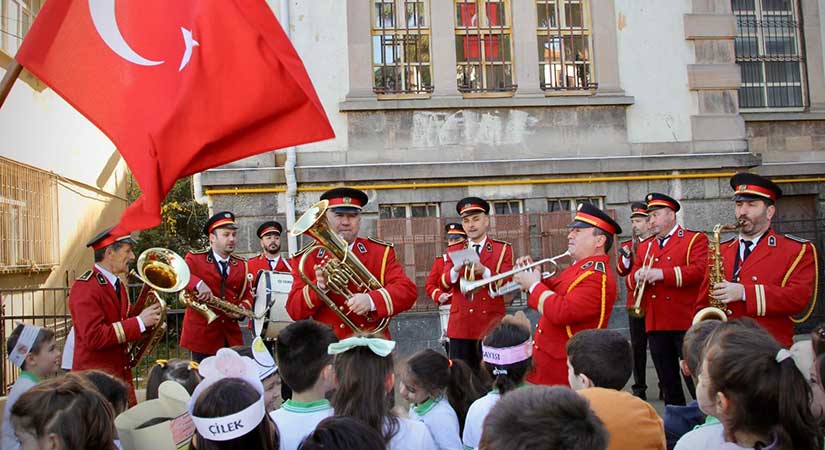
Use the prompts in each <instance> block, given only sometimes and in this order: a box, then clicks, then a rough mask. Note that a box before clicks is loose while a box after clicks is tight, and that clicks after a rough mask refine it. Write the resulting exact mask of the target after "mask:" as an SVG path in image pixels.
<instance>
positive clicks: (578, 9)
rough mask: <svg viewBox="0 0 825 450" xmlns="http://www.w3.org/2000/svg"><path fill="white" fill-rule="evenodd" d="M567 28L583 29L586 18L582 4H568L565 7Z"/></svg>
mask: <svg viewBox="0 0 825 450" xmlns="http://www.w3.org/2000/svg"><path fill="white" fill-rule="evenodd" d="M564 13H565V14H564V19H565V20H566V21H567V23H565V27H574V28H583V27H584V18H583V15H582V5H581V3H567V4H565V6H564Z"/></svg>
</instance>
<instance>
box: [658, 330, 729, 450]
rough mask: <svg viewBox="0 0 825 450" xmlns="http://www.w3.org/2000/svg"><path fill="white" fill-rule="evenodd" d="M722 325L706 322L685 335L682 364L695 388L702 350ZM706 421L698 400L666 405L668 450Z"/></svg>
mask: <svg viewBox="0 0 825 450" xmlns="http://www.w3.org/2000/svg"><path fill="white" fill-rule="evenodd" d="M720 323H721V322H719V321H718V320H704V321H701V322H699V323H697V324H695V325H693V326H692V327H690V329H689V330H687V333H685V339H684V342H683V343H682V355H683V357H684V359H683V360H682V362H681V366H682V373H683V374H684V375H685V376H688V377H691V379H693V385H694V386H696V385H698V384H699V379H698V378H699V372H700V371H701V369H700V367H699V366H700V364H701V362H702V349H703V348H705V344H706V343H707V341H708V338H709V337H710V335H711V333H713V330H715V329H716V327H718V326H719V324H720ZM704 421H705V413H703V412H702V410H701V409H699V403H698V402H697V401H696V400H693V401H692V402H690V403H689V404H688V405H687V406H681V405H665V438H666V439H667V448H668V450H673V448H674V447H675V446H676V442H677V441H679V438H681V437H682V436H684V435H685V433H687V432H688V431H690V430H692V429H693V428H695V427H696V426H697V425H701V424H702V423H703V422H704Z"/></svg>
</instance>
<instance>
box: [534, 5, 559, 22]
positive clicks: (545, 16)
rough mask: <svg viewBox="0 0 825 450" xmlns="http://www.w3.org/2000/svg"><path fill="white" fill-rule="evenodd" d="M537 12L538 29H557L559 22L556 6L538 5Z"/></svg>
mask: <svg viewBox="0 0 825 450" xmlns="http://www.w3.org/2000/svg"><path fill="white" fill-rule="evenodd" d="M536 12H537V13H538V17H537V19H538V28H557V27H558V20H557V18H556V17H557V16H556V4H555V3H548V4H542V3H539V4H537V5H536Z"/></svg>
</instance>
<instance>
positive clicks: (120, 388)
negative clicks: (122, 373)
mask: <svg viewBox="0 0 825 450" xmlns="http://www.w3.org/2000/svg"><path fill="white" fill-rule="evenodd" d="M79 375H80V376H82V377H83V378H85V379H86V381H88V382H89V384H91V385H92V386H94V388H95V389H97V392H100V395H102V396H103V398H105V399H106V400H108V401H109V403H110V404H111V405H112V409H113V410H114V413H115V416H117V415H118V414H120V413H122V412H123V411H126V409H127V408H128V407H129V387H128V386H126V383H124V382H123V381H120V380H119V379H117V378H115V377H113V376H111V375H109V374H108V373H106V372H102V371H100V370H84V371H82V372H79Z"/></svg>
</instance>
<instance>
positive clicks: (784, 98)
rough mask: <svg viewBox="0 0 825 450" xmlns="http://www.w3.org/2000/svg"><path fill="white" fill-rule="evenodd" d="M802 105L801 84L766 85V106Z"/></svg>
mask: <svg viewBox="0 0 825 450" xmlns="http://www.w3.org/2000/svg"><path fill="white" fill-rule="evenodd" d="M794 106H802V87H801V86H780V87H768V107H770V108H785V107H794Z"/></svg>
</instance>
